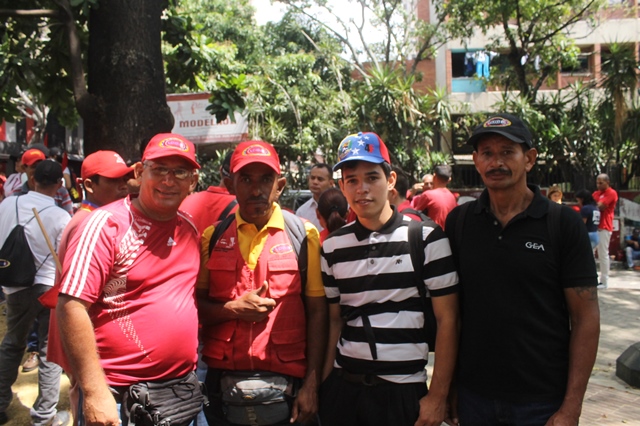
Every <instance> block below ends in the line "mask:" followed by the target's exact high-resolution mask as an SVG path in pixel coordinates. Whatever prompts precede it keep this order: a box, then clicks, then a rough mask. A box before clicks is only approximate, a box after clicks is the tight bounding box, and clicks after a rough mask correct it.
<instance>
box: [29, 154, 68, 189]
mask: <svg viewBox="0 0 640 426" xmlns="http://www.w3.org/2000/svg"><path fill="white" fill-rule="evenodd" d="M35 179H36V182H38V183H39V184H40V185H45V186H48V185H53V184H55V183H58V182H60V180H61V179H62V166H61V165H60V163H58V162H57V161H52V160H44V161H40V163H38V165H37V166H36V172H35Z"/></svg>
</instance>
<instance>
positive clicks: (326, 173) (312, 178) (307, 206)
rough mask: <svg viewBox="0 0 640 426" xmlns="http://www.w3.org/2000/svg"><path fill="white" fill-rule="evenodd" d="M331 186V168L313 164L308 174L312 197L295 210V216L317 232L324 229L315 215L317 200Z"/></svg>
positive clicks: (326, 165) (325, 165) (323, 164)
mask: <svg viewBox="0 0 640 426" xmlns="http://www.w3.org/2000/svg"><path fill="white" fill-rule="evenodd" d="M333 186H334V183H333V170H332V169H331V166H330V165H328V164H325V163H318V164H314V165H313V166H312V167H311V171H310V172H309V190H310V191H311V193H312V194H313V197H311V198H310V199H309V201H307V202H306V203H304V204H303V205H301V206H300V207H299V208H298V210H296V215H297V216H300V217H301V218H303V219H307V220H308V221H309V222H311V223H313V224H314V225H315V227H316V228H318V232H322V230H323V229H324V228H323V227H322V225H320V221H319V220H318V216H317V214H316V211H317V209H318V200H319V199H320V195H322V193H323V192H324V191H326V190H327V189H329V188H331V187H333Z"/></svg>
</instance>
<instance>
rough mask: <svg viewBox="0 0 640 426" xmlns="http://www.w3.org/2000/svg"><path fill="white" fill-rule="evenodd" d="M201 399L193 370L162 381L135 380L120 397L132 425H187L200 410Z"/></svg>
mask: <svg viewBox="0 0 640 426" xmlns="http://www.w3.org/2000/svg"><path fill="white" fill-rule="evenodd" d="M203 401H204V397H203V394H202V388H201V384H200V382H199V381H198V377H197V376H196V373H195V372H191V373H189V374H187V375H186V376H183V377H179V378H177V379H172V380H166V381H162V382H140V383H136V384H134V385H131V386H129V389H128V390H127V392H125V393H124V395H123V397H122V404H123V405H124V406H125V407H126V408H127V413H128V415H129V420H130V421H131V422H132V423H134V424H135V425H136V426H140V425H142V426H187V425H188V424H189V423H191V421H192V420H193V419H194V418H195V417H196V416H197V415H198V413H199V412H200V410H202V403H203Z"/></svg>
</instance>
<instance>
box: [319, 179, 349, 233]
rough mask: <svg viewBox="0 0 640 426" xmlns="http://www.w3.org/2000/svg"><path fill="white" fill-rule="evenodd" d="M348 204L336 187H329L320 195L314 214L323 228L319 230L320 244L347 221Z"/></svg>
mask: <svg viewBox="0 0 640 426" xmlns="http://www.w3.org/2000/svg"><path fill="white" fill-rule="evenodd" d="M348 211H349V204H348V203H347V199H346V198H345V197H344V195H343V194H342V191H340V190H339V189H338V188H329V189H327V190H326V191H324V192H323V193H322V195H320V198H319V199H318V209H317V210H316V214H317V215H318V220H319V221H320V224H321V225H322V226H323V227H324V230H322V232H320V244H322V243H323V242H324V240H325V238H327V236H328V235H329V234H330V233H332V232H333V231H335V230H336V229H339V228H342V227H343V226H344V225H345V224H346V223H347V213H348Z"/></svg>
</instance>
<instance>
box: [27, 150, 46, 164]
mask: <svg viewBox="0 0 640 426" xmlns="http://www.w3.org/2000/svg"><path fill="white" fill-rule="evenodd" d="M46 159H47V157H45V156H44V152H42V151H40V150H39V149H35V148H31V149H28V150H26V151H25V152H24V154H22V164H24V165H25V166H33V165H34V164H35V163H37V162H38V161H43V160H46Z"/></svg>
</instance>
